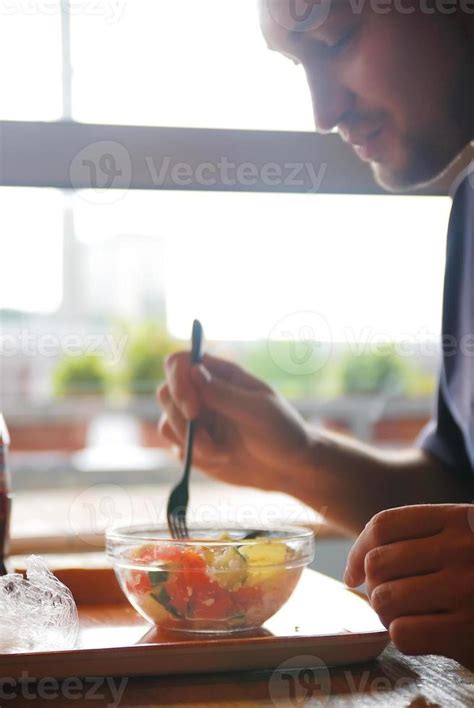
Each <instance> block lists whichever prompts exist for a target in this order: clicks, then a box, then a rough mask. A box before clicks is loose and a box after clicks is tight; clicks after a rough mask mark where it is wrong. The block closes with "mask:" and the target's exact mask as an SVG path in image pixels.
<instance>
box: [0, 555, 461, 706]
mask: <svg viewBox="0 0 474 708" xmlns="http://www.w3.org/2000/svg"><path fill="white" fill-rule="evenodd" d="M72 558H73V557H72V556H69V557H63V563H62V566H63V567H64V568H70V567H71V559H72ZM17 560H18V565H17V567H19V568H21V567H22V565H21V559H17ZM49 560H50V561H51V564H52V565H54V566H55V567H57V568H58V571H57V574H58V577H60V578H62V580H63V581H64V582H66V583H67V584H69V586H70V587H72V584H71V583H70V582H67V581H68V578H67V576H66V577H62V576H61V571H59V568H61V564H58V563H53V562H52V561H54V560H57V559H54V558H50V559H49ZM76 560H77V559H76ZM86 560H87V561H88V563H89V567H91V568H93V567H96V566H97V568H99V569H100V568H102V564H103V558H102V559H101V554H96V557H95V558H94V557H92V556H89V557H88V558H87V559H86ZM84 563H85V561H84V559H83V558H82V557H81V559H80V563H79V564H76V566H75V567H80V568H82V567H83V565H84ZM103 572H104V571H100V573H99V574H97V575H96V579H95V580H94V582H93V583H90V582H89V583H87V584H86V583H84V588H83V591H82V595H83V597H82V598H80V597H79V596H78V595H77V594H76V593H75V596H76V599H78V600H79V599H81V600H83V601H84V602H86V604H87V602H90V597H93V596H94V595H96V594H97V593H99V594H100V593H101V592H103V589H102V591H101V590H100V587H101V586H103V585H104V583H103V582H101V581H100V577H101V574H102V573H103ZM69 573H70V571H69ZM71 577H72V576H71V575H69V578H71ZM331 582H333V581H331ZM106 587H107V593H108V595H109V596H110V590H111V586H110V583H109V581H107V585H106ZM116 590H117V596H116V601H118V602H120V601H123V597H122V595H121V593H120V591H119V590H118V586H117V588H116ZM91 593H92V594H91ZM27 678H30V677H27ZM77 681H78V683H77V685H76V686H75V687H74V691H73V692H74V698H70V697H69V695H68V694H67V692H66V693H65V691H64V686H63V687H62V688H61V687H60V685H59V683H58V682H57V681H56V683H55V682H54V680H52V682H50V684H49V685H48V686H47V687H46V688H47V691H48V696H47V698H45V696H44V687H43V688H41V686H40V684H37V685H33V684H29V685H28V686H26V689H27V690H28V692H29V693H28V694H27V695H25V694H24V693H22V690H23V689H22V690H20V688H18V687H16V688H9V691H10V696H8V697H7V696H4V695H3V696H2V695H1V688H0V705H1V706H2V707H3V706H8V705H15V706H31V705H32V700H34V701H35V705H37V706H49V705H51V704H52V703H53V704H54V703H55V704H56V705H61V706H65V705H69V704H71V705H75V706H86V705H87V706H90V705H94V703H93V702H92V701H93V700H95V701H96V705H106V704H108V705H109V706H114V705H120V706H166V707H167V708H173V707H174V706H180V708H186V707H189V708H204V707H205V708H213V707H214V708H237V707H240V706H242V707H245V708H251V707H254V706H255V708H260V707H265V706H289V707H294V706H323V705H328V706H334V707H337V706H353V707H354V708H365V707H367V708H369V707H370V708H372V707H377V706H384V707H387V708H405V707H406V706H412V707H413V708H421V707H423V706H439V707H440V708H450V707H451V706H452V707H453V708H461V707H464V706H465V707H466V708H467V707H469V708H471V707H472V706H474V674H472V673H471V672H469V671H467V670H466V669H464V668H462V667H461V666H460V665H459V664H457V663H456V662H454V661H451V660H448V659H444V658H441V657H405V656H402V655H401V654H400V653H399V652H398V651H396V650H395V648H394V647H393V646H391V645H390V646H389V647H388V648H387V649H386V650H385V652H384V653H383V654H382V655H381V656H380V657H379V659H378V660H377V661H375V662H372V663H370V664H364V665H352V666H347V667H338V668H332V669H329V673H326V674H324V673H323V674H322V675H321V674H318V673H317V672H314V671H311V670H310V672H309V673H305V674H303V675H301V674H300V673H298V671H291V672H286V673H285V674H282V673H280V674H277V673H276V672H272V671H245V672H240V673H213V674H206V675H196V674H192V675H191V674H182V675H176V676H161V677H157V676H155V677H146V676H145V677H134V678H125V677H122V678H120V677H118V678H112V677H109V678H107V679H104V678H101V677H99V678H98V679H97V680H95V681H94V680H93V679H92V678H90V677H89V678H86V679H79V680H77ZM292 685H293V687H294V689H295V694H294V697H293V698H291V694H290V690H291V686H292ZM275 687H277V689H278V690H277V691H276V690H275ZM13 691H16V693H15V694H14V695H15V696H16V697H15V698H11V695H12V692H13ZM35 691H36V694H35ZM94 696H95V697H94ZM285 696H286V697H285ZM305 696H306V697H307V698H306V699H305ZM6 698H8V700H5V699H6Z"/></svg>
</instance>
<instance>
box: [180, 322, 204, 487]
mask: <svg viewBox="0 0 474 708" xmlns="http://www.w3.org/2000/svg"><path fill="white" fill-rule="evenodd" d="M202 339H203V330H202V324H201V323H200V322H199V320H194V321H193V331H192V335H191V363H192V364H199V363H200V361H201V357H202ZM195 427H196V426H195V424H194V420H190V421H189V423H188V433H187V439H186V457H185V461H184V478H185V479H188V478H189V473H190V471H191V460H192V454H193V442H194V431H195Z"/></svg>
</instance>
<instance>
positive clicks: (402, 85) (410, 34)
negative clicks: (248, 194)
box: [260, 0, 474, 190]
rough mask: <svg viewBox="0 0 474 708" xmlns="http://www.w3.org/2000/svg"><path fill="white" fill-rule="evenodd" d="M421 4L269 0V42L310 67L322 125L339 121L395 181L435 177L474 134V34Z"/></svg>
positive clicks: (264, 6) (378, 170)
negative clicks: (426, 10)
mask: <svg viewBox="0 0 474 708" xmlns="http://www.w3.org/2000/svg"><path fill="white" fill-rule="evenodd" d="M426 4H428V6H429V5H430V3H425V5H426ZM400 5H402V7H404V8H410V6H411V5H412V6H413V8H414V9H415V12H413V13H412V14H402V13H400V12H399V11H397V9H396V7H399V6H400ZM422 5H423V3H421V2H418V3H415V2H412V0H404V2H403V3H394V2H392V3H385V7H390V8H391V9H390V11H389V12H384V13H380V12H379V11H377V7H378V6H379V3H371V2H370V1H369V0H367V2H365V3H364V2H361V1H360V0H319V2H315V3H312V2H311V0H260V17H261V25H262V30H263V33H264V36H265V38H266V40H267V43H268V46H269V48H270V49H274V50H276V51H279V52H282V53H283V54H285V55H287V56H288V57H289V58H290V59H292V60H293V61H296V62H298V63H300V64H302V66H303V67H304V69H305V72H306V76H307V79H308V84H309V87H310V90H311V95H312V99H313V108H314V117H315V122H316V129H317V130H318V131H321V132H328V131H331V130H334V129H335V128H336V129H337V130H338V132H339V134H340V135H341V137H342V138H343V139H344V140H346V141H347V142H350V143H351V144H352V145H353V146H354V149H355V151H356V153H357V154H358V155H359V157H360V158H361V159H362V160H366V161H368V162H370V164H371V167H372V170H373V172H374V175H375V178H376V179H377V181H378V182H379V183H380V184H381V185H383V186H384V187H385V188H386V189H393V190H395V189H400V188H407V187H410V186H415V185H419V184H422V183H425V182H429V181H430V180H432V179H434V178H435V177H437V176H438V175H439V174H440V173H441V172H442V171H443V170H444V169H445V168H446V167H447V166H448V165H449V164H450V163H451V162H452V160H453V159H454V158H455V157H456V156H457V155H458V154H459V153H460V152H461V150H462V149H463V148H464V147H465V146H466V144H467V143H468V142H469V141H470V140H471V139H472V138H473V125H474V100H473V75H474V52H473V47H472V44H473V43H472V38H470V37H469V34H468V31H467V29H465V27H464V25H463V22H462V21H461V22H459V21H458V20H457V19H455V18H453V17H452V16H448V15H436V16H433V15H432V14H426V13H424V12H422V11H421V10H420V7H421V6H422ZM383 6H384V4H383V3H380V7H383ZM311 7H313V8H314V14H313V17H312V16H311V14H310V9H311ZM305 10H306V12H305ZM317 13H319V14H317ZM471 20H472V17H471V18H469V21H471ZM289 28H292V29H289Z"/></svg>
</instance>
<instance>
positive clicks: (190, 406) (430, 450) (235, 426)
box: [158, 0, 474, 668]
mask: <svg viewBox="0 0 474 708" xmlns="http://www.w3.org/2000/svg"><path fill="white" fill-rule="evenodd" d="M447 5H449V8H448V9H450V10H451V12H449V13H448V12H447V11H445V9H446V7H447ZM452 10H453V4H452V3H448V4H446V3H442V2H438V3H436V2H431V3H430V2H429V0H423V2H421V1H419V2H416V1H415V0H404V2H403V3H402V2H393V3H390V2H386V1H384V2H375V1H374V0H373V1H372V2H365V3H364V2H355V0H353V1H352V2H351V1H350V0H343V1H338V0H333V1H332V2H327V3H326V5H325V0H319V2H309V0H261V2H260V19H261V25H262V30H263V34H264V36H265V39H266V41H267V43H268V45H269V48H270V49H273V50H276V51H279V52H282V53H283V54H285V55H287V56H288V57H289V58H290V59H291V60H293V61H296V62H298V63H300V64H302V65H303V67H304V69H305V71H306V75H307V79H308V84H309V87H310V90H311V95H312V99H313V106H314V116H315V122H316V128H317V130H319V131H321V132H328V131H331V130H333V129H337V131H338V132H339V134H340V136H341V137H342V138H343V140H346V141H348V142H351V143H352V144H353V145H354V149H355V150H356V152H357V153H358V154H359V156H360V157H361V159H363V160H367V161H369V162H370V164H371V167H372V170H373V173H374V175H375V178H376V179H377V180H378V182H379V183H380V184H382V185H383V186H384V187H385V188H386V189H388V190H399V189H401V188H403V189H406V188H410V187H413V186H417V185H420V184H422V183H427V182H429V181H431V180H433V179H434V178H435V177H438V176H439V175H440V173H442V172H443V171H444V170H445V169H446V168H447V167H448V166H449V165H450V164H451V163H452V162H453V161H454V160H456V158H457V156H458V155H459V153H460V152H461V151H462V150H463V149H464V148H465V147H466V146H467V145H469V143H470V141H472V140H473V137H474V134H473V133H474V130H473V126H474V99H473V96H474V92H473V74H474V3H469V2H467V1H466V2H464V3H461V2H458V3H457V4H456V7H454V10H455V11H454V12H452ZM318 13H319V14H318ZM459 182H460V183H459V185H458V188H457V191H456V194H455V197H454V201H453V211H452V216H451V220H450V227H449V233H448V259H447V269H446V282H445V300H444V313H443V331H444V333H445V334H449V335H451V339H450V343H451V349H450V351H447V350H446V349H445V351H444V357H443V364H442V368H441V375H440V386H439V397H438V411H437V416H436V418H435V419H434V420H433V421H432V423H431V426H430V427H429V429H427V430H426V431H425V433H424V435H423V436H422V437H421V439H420V440H419V441H418V443H417V444H415V445H414V447H413V448H412V449H410V450H407V451H404V452H392V453H387V452H381V451H379V450H377V449H375V448H372V447H369V446H366V445H362V444H359V443H358V442H356V441H354V440H351V439H349V438H346V437H343V436H340V435H337V434H333V433H330V432H327V431H323V430H315V429H312V428H310V426H308V425H307V424H306V423H305V421H304V420H303V419H302V418H301V417H300V416H299V415H298V413H297V412H296V411H295V410H294V409H293V408H292V407H291V406H290V405H289V404H288V403H287V402H286V401H285V400H283V399H282V398H281V397H280V396H279V395H278V394H277V393H275V392H274V391H273V390H272V389H271V388H270V387H269V386H267V385H266V384H265V383H264V382H262V381H259V380H258V379H256V378H254V377H253V376H251V375H250V374H248V373H246V372H245V371H243V370H242V369H241V368H240V367H238V366H236V365H234V364H231V363H229V362H226V361H223V360H221V359H218V358H215V357H212V356H210V355H205V357H204V360H203V364H202V365H201V366H194V367H191V365H190V359H189V354H188V353H187V352H179V353H177V354H175V355H173V356H171V357H170V358H169V359H168V361H167V366H166V369H167V380H166V382H165V384H164V385H163V386H162V387H161V388H160V390H159V392H158V397H159V401H160V403H161V406H162V408H163V411H164V412H163V415H162V418H161V421H160V426H159V432H160V436H161V441H162V443H161V444H163V445H167V446H176V447H177V448H179V452H180V455H181V456H182V451H183V445H184V441H185V426H186V422H187V420H190V419H192V418H196V420H197V423H198V433H197V437H196V448H195V461H196V465H197V466H199V467H200V468H201V469H203V470H204V471H205V472H207V473H209V474H210V475H213V476H215V477H217V478H219V479H221V480H224V481H227V482H232V483H235V484H243V485H254V486H256V487H260V488H263V489H272V490H280V491H284V492H287V493H289V494H291V495H293V496H295V497H297V498H299V499H301V500H302V501H304V502H306V503H307V504H310V505H312V506H314V507H315V508H321V507H327V517H328V519H330V520H331V521H332V522H333V523H335V524H338V525H339V526H340V527H342V528H344V529H346V530H347V531H349V532H352V533H360V536H359V538H358V539H357V541H356V542H355V545H354V547H353V548H352V550H351V553H350V555H349V559H348V566H347V571H346V575H345V581H346V583H347V584H348V585H349V586H351V587H355V586H357V585H359V584H360V583H362V582H363V581H364V580H365V581H366V583H367V588H368V592H369V595H370V601H371V604H372V606H373V607H374V609H375V610H376V612H377V613H378V614H379V616H380V618H381V620H382V621H383V622H384V624H385V625H386V626H387V627H388V628H389V631H390V636H391V638H392V640H393V641H394V643H395V645H396V646H397V647H398V648H399V649H400V650H401V651H403V652H406V653H409V654H425V653H429V654H442V655H445V656H449V657H452V658H455V659H457V660H458V661H460V662H461V663H463V664H464V665H466V666H468V667H470V668H474V505H473V504H472V501H473V498H474V491H473V479H474V478H473V469H474V361H473V360H472V351H471V353H469V352H466V351H465V350H464V349H463V348H462V347H461V341H462V342H465V341H466V339H465V337H466V336H470V337H471V340H472V335H474V286H473V287H472V289H471V279H472V273H471V268H474V242H473V239H474V174H471V175H466V176H465V177H464V179H460V180H459ZM443 341H444V340H443ZM453 342H454V351H453V348H452V345H453ZM471 350H472V346H471Z"/></svg>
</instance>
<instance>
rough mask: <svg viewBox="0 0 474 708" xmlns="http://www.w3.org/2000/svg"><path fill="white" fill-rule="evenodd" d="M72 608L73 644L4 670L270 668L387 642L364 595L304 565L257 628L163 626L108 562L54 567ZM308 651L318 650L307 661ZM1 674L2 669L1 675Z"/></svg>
mask: <svg viewBox="0 0 474 708" xmlns="http://www.w3.org/2000/svg"><path fill="white" fill-rule="evenodd" d="M55 574H56V576H57V577H58V578H59V579H60V580H62V581H63V582H64V583H66V584H67V585H68V586H69V587H70V588H71V590H72V592H73V594H74V597H75V598H76V602H77V604H78V608H79V615H80V622H81V629H80V635H79V642H78V648H77V649H73V650H68V651H57V652H47V653H46V652H35V653H31V652H30V653H17V654H2V655H0V666H1V669H2V674H3V676H8V677H12V678H19V677H21V674H22V672H28V675H30V676H35V677H36V678H41V677H44V676H51V677H55V678H66V677H72V676H74V677H83V676H118V675H126V676H133V675H135V676H139V675H161V674H181V673H202V672H216V671H233V670H247V669H273V668H275V667H277V666H278V665H279V664H280V663H282V662H283V661H286V660H287V659H294V657H302V659H301V661H302V664H301V665H303V666H306V665H311V664H312V663H313V665H316V664H317V663H318V660H319V661H322V662H324V663H325V664H326V665H333V666H334V665H339V664H350V663H359V662H366V661H369V660H372V659H375V658H376V657H377V656H378V655H379V654H380V653H381V652H382V651H383V649H384V648H385V647H386V646H387V644H388V641H389V638H388V633H387V632H386V630H385V629H384V627H383V626H382V625H381V624H380V622H379V620H378V618H377V616H376V614H375V613H374V612H373V610H372V609H371V608H370V607H369V605H368V603H367V602H366V600H365V599H364V598H363V597H362V596H361V595H358V594H357V593H354V592H351V591H349V590H347V589H345V588H344V587H343V585H341V584H340V583H338V582H336V581H335V580H332V579H330V578H327V577H326V576H324V575H321V574H319V573H315V572H314V571H312V570H305V571H304V573H303V576H302V578H301V580H300V583H299V585H298V587H297V588H296V590H295V592H294V594H293V596H292V597H291V598H290V600H289V601H288V602H287V604H286V605H285V606H284V607H283V608H282V609H281V610H280V611H279V612H278V613H277V614H276V615H275V616H274V617H272V618H271V619H270V620H269V621H268V622H266V623H265V625H264V626H263V627H262V628H261V629H260V630H258V631H257V632H252V633H245V634H243V633H242V634H238V635H234V636H226V637H218V636H216V635H213V637H212V638H207V637H206V638H203V637H202V635H196V636H192V635H189V634H188V635H185V634H181V633H179V632H168V633H164V632H162V631H159V630H157V629H156V628H155V627H153V626H151V625H149V624H148V623H147V622H146V621H145V620H144V619H143V618H142V617H140V616H139V615H138V614H137V613H136V612H135V610H134V609H133V608H132V607H131V606H130V605H129V604H128V602H127V601H126V600H125V598H124V596H123V595H122V592H121V590H120V588H119V586H118V584H117V581H116V579H115V575H114V573H113V570H112V569H110V568H90V569H74V568H70V569H61V570H56V571H55ZM310 656H313V657H317V659H314V660H313V661H312V660H311V658H308V657H310ZM0 678H1V676H0Z"/></svg>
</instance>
